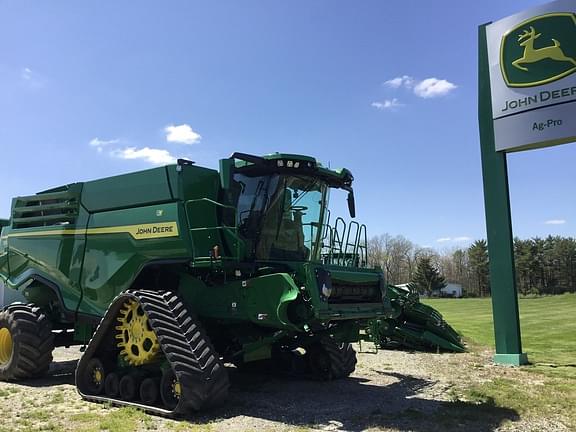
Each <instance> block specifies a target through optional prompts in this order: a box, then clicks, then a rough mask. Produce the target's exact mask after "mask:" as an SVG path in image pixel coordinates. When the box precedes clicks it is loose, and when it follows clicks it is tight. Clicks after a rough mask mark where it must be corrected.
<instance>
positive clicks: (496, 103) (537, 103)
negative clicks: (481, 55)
mask: <svg viewBox="0 0 576 432" xmlns="http://www.w3.org/2000/svg"><path fill="white" fill-rule="evenodd" d="M486 43H487V47H488V61H489V71H490V88H491V99H492V119H493V121H494V135H495V136H494V138H495V144H496V150H497V151H518V150H524V149H530V148H540V147H546V146H551V145H557V144H563V143H567V142H571V141H576V0H558V1H555V2H552V3H548V4H545V5H542V6H539V7H536V8H534V9H530V10H527V11H524V12H521V13H518V14H516V15H512V16H510V17H507V18H504V19H502V20H500V21H497V22H495V23H492V24H489V25H488V26H486Z"/></svg>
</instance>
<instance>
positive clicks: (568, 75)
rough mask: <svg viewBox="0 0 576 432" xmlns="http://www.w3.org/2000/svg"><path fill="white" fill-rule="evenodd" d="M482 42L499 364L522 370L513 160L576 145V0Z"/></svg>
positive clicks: (483, 130)
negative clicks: (509, 156) (509, 160)
mask: <svg viewBox="0 0 576 432" xmlns="http://www.w3.org/2000/svg"><path fill="white" fill-rule="evenodd" d="M478 40H479V46H478V55H479V63H478V78H479V86H478V117H479V128H480V146H481V155H482V176H483V181H484V204H485V211H486V230H487V239H488V253H489V256H490V283H491V291H492V311H493V316H494V334H495V340H496V355H495V356H494V361H495V362H496V363H500V364H511V365H522V364H526V363H528V357H527V355H526V354H525V353H523V352H522V341H521V333H520V319H519V313H518V295H517V290H516V277H515V271H514V248H513V235H512V223H511V216H510V196H509V190H508V171H507V166H506V153H507V152H512V151H521V150H527V149H533V148H541V147H546V146H552V145H557V144H563V143H566V142H572V141H576V121H574V119H576V73H575V72H576V0H559V1H556V2H553V3H549V4H547V5H542V6H540V7H537V8H535V9H532V10H529V11H524V12H521V13H519V14H516V15H513V16H510V17H507V18H504V19H502V20H500V21H498V22H495V23H489V24H484V25H482V26H480V27H479V31H478Z"/></svg>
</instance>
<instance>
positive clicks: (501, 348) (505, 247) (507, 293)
mask: <svg viewBox="0 0 576 432" xmlns="http://www.w3.org/2000/svg"><path fill="white" fill-rule="evenodd" d="M488 24H490V23H487V24H484V25H481V26H480V27H479V28H478V54H479V58H478V60H479V61H478V119H479V127H480V147H481V155H482V177H483V181H484V205H485V211H486V231H487V239H488V254H489V257H490V286H491V294H492V314H493V317H494V336H495V341H496V354H495V355H494V362H496V363H499V364H508V365H516V366H519V365H524V364H527V363H528V356H527V355H526V354H525V353H523V352H522V338H521V332H520V317H519V312H518V294H517V289H516V275H515V270H514V240H513V235H512V222H511V217H510V194H509V190H508V170H507V165H506V153H504V152H497V151H496V146H495V140H494V122H493V120H492V99H491V92H490V73H489V63H488V45H487V41H486V26H487V25H488Z"/></svg>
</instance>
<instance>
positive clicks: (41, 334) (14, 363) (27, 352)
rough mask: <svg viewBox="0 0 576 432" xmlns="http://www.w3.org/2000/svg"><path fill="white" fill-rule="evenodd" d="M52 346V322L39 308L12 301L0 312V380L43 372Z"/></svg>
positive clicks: (34, 376)
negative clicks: (12, 302)
mask: <svg viewBox="0 0 576 432" xmlns="http://www.w3.org/2000/svg"><path fill="white" fill-rule="evenodd" d="M53 349H54V335H53V334H52V323H51V322H50V320H49V319H48V317H47V316H46V315H45V314H44V313H43V312H42V311H41V310H40V308H39V307H37V306H34V305H33V304H24V303H14V304H11V305H9V306H8V307H6V308H5V309H4V310H2V311H1V312H0V380H2V381H16V380H22V379H27V378H37V377H39V376H42V375H44V374H45V373H46V372H48V369H49V368H50V363H51V362H52V350H53Z"/></svg>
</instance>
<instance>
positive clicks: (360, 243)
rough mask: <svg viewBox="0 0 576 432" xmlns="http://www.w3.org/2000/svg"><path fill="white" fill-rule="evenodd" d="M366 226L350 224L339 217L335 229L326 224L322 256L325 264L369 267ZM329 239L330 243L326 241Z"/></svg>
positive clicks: (352, 222)
mask: <svg viewBox="0 0 576 432" xmlns="http://www.w3.org/2000/svg"><path fill="white" fill-rule="evenodd" d="M366 231H367V230H366V225H364V224H360V223H358V222H356V221H350V222H349V223H348V224H346V222H345V221H344V219H342V218H341V217H338V218H337V219H336V221H335V224H334V227H332V226H330V225H329V224H324V228H323V232H324V235H323V237H322V248H321V256H322V259H323V262H324V263H325V264H335V265H341V266H345V267H366V266H367V265H368V237H367V232H366ZM327 238H328V243H325V240H326V239H327Z"/></svg>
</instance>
